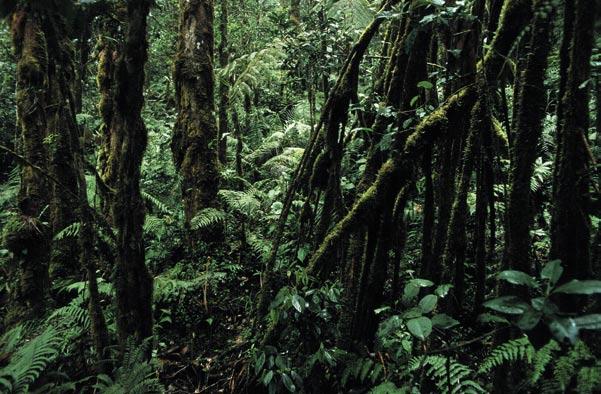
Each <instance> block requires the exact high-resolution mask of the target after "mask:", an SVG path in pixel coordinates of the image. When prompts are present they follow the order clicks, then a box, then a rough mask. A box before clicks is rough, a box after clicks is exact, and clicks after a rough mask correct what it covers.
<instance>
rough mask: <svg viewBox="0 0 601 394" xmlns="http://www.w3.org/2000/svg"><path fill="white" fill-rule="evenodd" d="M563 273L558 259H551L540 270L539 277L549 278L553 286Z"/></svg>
mask: <svg viewBox="0 0 601 394" xmlns="http://www.w3.org/2000/svg"><path fill="white" fill-rule="evenodd" d="M562 274H563V267H562V266H561V261H560V260H551V261H549V262H548V263H547V264H545V266H544V267H543V269H542V270H541V272H540V277H541V278H543V279H547V280H549V285H550V286H551V287H553V286H555V284H556V283H557V281H558V280H559V278H561V275H562Z"/></svg>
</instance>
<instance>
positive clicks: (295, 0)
mask: <svg viewBox="0 0 601 394" xmlns="http://www.w3.org/2000/svg"><path fill="white" fill-rule="evenodd" d="M300 3H301V2H300V0H290V12H289V18H290V22H292V24H293V25H295V26H298V25H300V23H301V10H300Z"/></svg>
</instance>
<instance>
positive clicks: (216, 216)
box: [190, 208, 227, 230]
mask: <svg viewBox="0 0 601 394" xmlns="http://www.w3.org/2000/svg"><path fill="white" fill-rule="evenodd" d="M226 218H227V214H226V213H225V212H223V211H222V210H221V209H217V208H205V209H202V210H200V211H199V212H198V213H197V214H196V216H194V218H192V220H191V221H190V227H191V228H192V229H193V230H202V229H206V228H208V227H211V226H213V225H216V224H219V223H223V222H225V219H226Z"/></svg>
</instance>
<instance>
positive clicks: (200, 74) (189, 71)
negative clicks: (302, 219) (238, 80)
mask: <svg viewBox="0 0 601 394" xmlns="http://www.w3.org/2000/svg"><path fill="white" fill-rule="evenodd" d="M179 30H180V31H179V39H178V43H177V54H176V58H175V71H174V80H175V91H176V104H177V110H178V116H177V120H176V123H175V128H174V131H173V140H172V142H171V150H172V152H173V159H174V163H175V166H176V168H177V170H178V171H179V173H180V175H181V177H182V197H183V203H184V215H185V221H186V225H187V226H188V227H189V226H190V222H191V220H192V219H193V218H194V217H195V216H196V214H198V212H199V211H200V210H202V209H204V208H208V207H214V206H215V205H216V204H217V201H216V200H217V192H218V191H219V166H218V161H217V150H218V141H217V124H216V122H215V117H214V114H213V112H214V104H213V88H214V81H213V1H212V0H190V1H187V0H181V1H180V21H179ZM192 238H195V236H194V235H193V236H192ZM208 238H215V237H214V236H211V237H208Z"/></svg>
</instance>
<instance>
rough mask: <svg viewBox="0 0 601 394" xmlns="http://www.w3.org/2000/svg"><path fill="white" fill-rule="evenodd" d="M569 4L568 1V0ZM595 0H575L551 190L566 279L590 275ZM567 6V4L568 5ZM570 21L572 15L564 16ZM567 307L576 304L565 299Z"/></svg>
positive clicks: (554, 238) (555, 239) (554, 250)
mask: <svg viewBox="0 0 601 394" xmlns="http://www.w3.org/2000/svg"><path fill="white" fill-rule="evenodd" d="M567 3H570V2H569V1H568V2H567ZM567 3H566V4H567ZM595 6H596V3H595V1H592V0H577V1H576V2H575V5H574V30H573V35H572V43H571V45H570V51H569V67H568V68H567V73H566V77H567V79H566V84H565V93H564V96H563V97H562V101H561V111H562V116H561V119H562V123H561V124H560V126H559V130H558V133H559V135H558V141H559V148H558V151H557V157H556V159H555V161H556V166H557V168H556V171H555V179H554V193H553V201H554V206H553V218H552V222H551V253H550V257H551V258H553V259H555V258H556V259H560V260H561V261H562V263H563V266H564V268H565V271H564V272H565V273H564V275H563V277H562V281H566V280H570V279H575V278H585V277H590V275H591V274H592V272H591V265H590V250H589V248H590V245H589V242H590V220H589V216H588V204H589V175H588V173H589V165H588V164H589V163H588V154H587V151H586V146H585V141H586V138H587V137H586V136H587V132H588V127H589V108H588V103H589V89H583V84H585V83H587V81H589V78H590V57H591V52H592V46H593V32H594V21H595ZM568 7H569V6H567V5H566V9H567V8H568ZM565 18H566V20H568V21H569V19H570V17H569V15H566V16H565ZM565 307H566V308H567V310H574V308H577V307H578V306H577V303H573V302H567V303H566V305H565Z"/></svg>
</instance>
